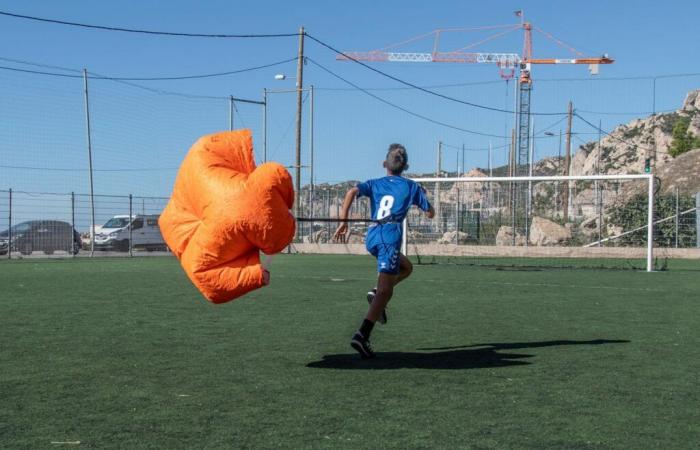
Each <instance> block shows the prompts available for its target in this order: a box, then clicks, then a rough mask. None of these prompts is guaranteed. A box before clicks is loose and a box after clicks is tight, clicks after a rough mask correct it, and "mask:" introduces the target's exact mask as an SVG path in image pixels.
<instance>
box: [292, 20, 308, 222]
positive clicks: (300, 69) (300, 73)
mask: <svg viewBox="0 0 700 450" xmlns="http://www.w3.org/2000/svg"><path fill="white" fill-rule="evenodd" d="M305 34H306V33H305V31H304V27H301V28H299V55H298V58H297V86H296V88H297V136H296V163H295V165H294V170H295V175H296V189H295V190H296V194H295V196H296V199H295V202H294V203H295V211H296V216H297V217H299V215H300V213H301V204H300V202H301V114H302V111H301V107H302V99H301V95H302V92H303V89H304V35H305Z"/></svg>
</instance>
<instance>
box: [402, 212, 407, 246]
mask: <svg viewBox="0 0 700 450" xmlns="http://www.w3.org/2000/svg"><path fill="white" fill-rule="evenodd" d="M401 231H402V236H401V253H403V254H404V255H406V256H408V216H406V217H405V218H404V219H403V223H402V224H401Z"/></svg>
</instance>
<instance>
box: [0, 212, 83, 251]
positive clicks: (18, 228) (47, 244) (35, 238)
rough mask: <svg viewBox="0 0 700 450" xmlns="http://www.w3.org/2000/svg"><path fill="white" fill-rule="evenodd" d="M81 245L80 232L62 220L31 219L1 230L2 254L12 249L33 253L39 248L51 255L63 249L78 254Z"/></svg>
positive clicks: (0, 245)
mask: <svg viewBox="0 0 700 450" xmlns="http://www.w3.org/2000/svg"><path fill="white" fill-rule="evenodd" d="M80 246H81V240H80V234H78V232H77V231H75V229H73V227H72V226H71V225H70V224H69V223H66V222H62V221H60V220H30V221H28V222H22V223H18V224H17V225H14V226H13V227H12V228H10V229H9V230H5V231H2V232H0V254H6V253H7V252H8V250H12V251H18V252H20V253H22V254H23V255H31V254H32V252H34V251H37V250H38V251H43V252H44V253H46V254H47V255H50V254H52V253H53V252H55V251H57V250H61V251H65V252H67V253H69V254H72V255H76V254H78V251H79V250H80Z"/></svg>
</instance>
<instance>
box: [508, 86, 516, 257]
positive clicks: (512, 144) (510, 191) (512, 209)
mask: <svg viewBox="0 0 700 450" xmlns="http://www.w3.org/2000/svg"><path fill="white" fill-rule="evenodd" d="M516 85H517V83H516ZM514 162H515V128H513V129H511V134H510V155H509V158H508V176H510V177H512V176H514V175H515V163H514ZM508 196H509V203H510V219H511V221H510V226H511V227H512V230H513V233H512V234H513V242H512V244H513V246H515V183H513V181H512V180H511V182H510V183H509V189H508Z"/></svg>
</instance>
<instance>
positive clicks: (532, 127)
mask: <svg viewBox="0 0 700 450" xmlns="http://www.w3.org/2000/svg"><path fill="white" fill-rule="evenodd" d="M530 136H532V139H530V152H529V153H528V158H527V159H528V161H527V167H528V175H529V176H532V166H533V164H534V160H535V138H534V137H535V118H534V117H533V118H532V124H531V125H530ZM531 214H532V181H528V182H527V203H526V210H525V247H527V246H528V244H529V242H530V239H528V236H529V235H530V215H531Z"/></svg>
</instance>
